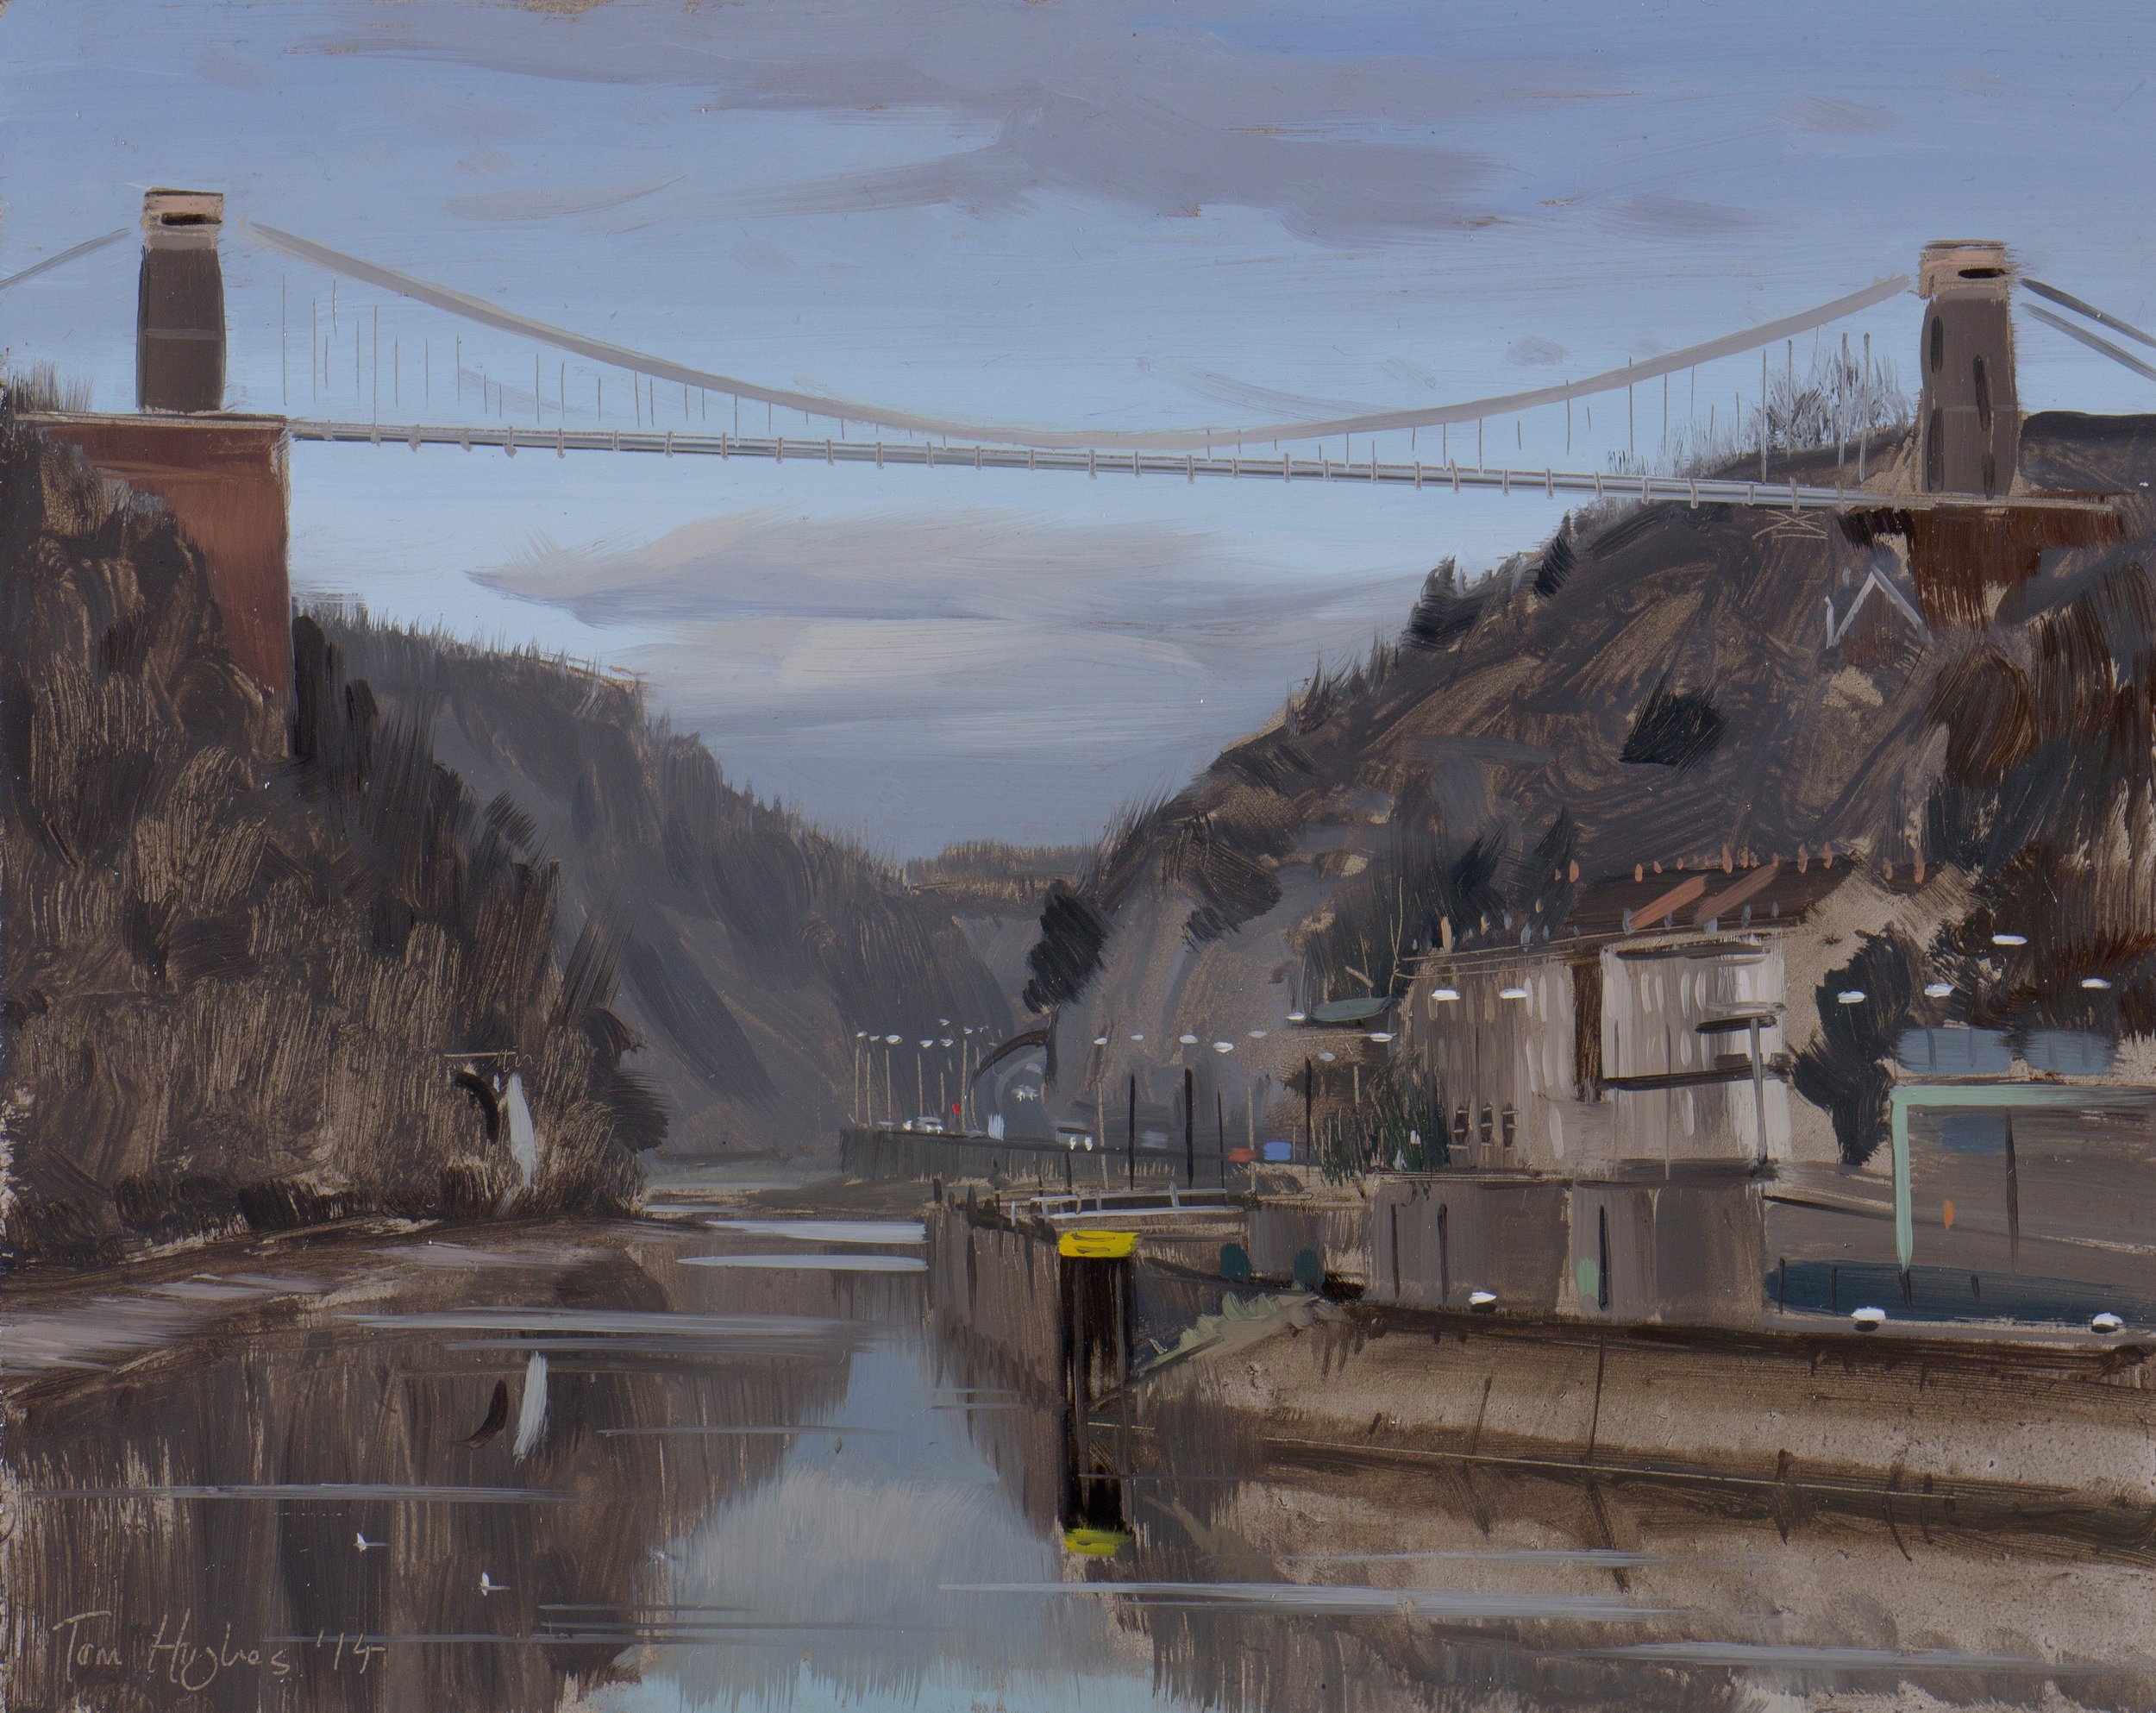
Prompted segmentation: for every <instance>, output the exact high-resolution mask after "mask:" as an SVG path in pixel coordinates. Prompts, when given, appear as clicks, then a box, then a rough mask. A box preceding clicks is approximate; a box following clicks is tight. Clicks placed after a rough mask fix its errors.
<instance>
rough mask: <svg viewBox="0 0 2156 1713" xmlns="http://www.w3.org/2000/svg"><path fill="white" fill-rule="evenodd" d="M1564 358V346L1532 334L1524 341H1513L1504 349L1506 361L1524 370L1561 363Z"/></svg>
mask: <svg viewBox="0 0 2156 1713" xmlns="http://www.w3.org/2000/svg"><path fill="white" fill-rule="evenodd" d="M1564 356H1565V351H1564V346H1562V345H1560V344H1558V343H1557V342H1556V341H1555V340H1553V339H1544V338H1541V337H1539V336H1536V335H1534V334H1532V333H1531V334H1529V335H1528V336H1526V338H1524V339H1515V340H1514V341H1513V342H1512V343H1511V344H1509V345H1507V347H1506V348H1505V358H1506V361H1508V362H1514V363H1518V364H1520V366H1521V367H1525V368H1534V367H1541V366H1542V365H1545V364H1548V363H1557V362H1563V361H1564Z"/></svg>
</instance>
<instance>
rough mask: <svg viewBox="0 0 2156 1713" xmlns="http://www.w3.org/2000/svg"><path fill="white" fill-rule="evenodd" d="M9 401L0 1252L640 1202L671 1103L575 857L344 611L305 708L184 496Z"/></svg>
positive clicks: (65, 1256)
mask: <svg viewBox="0 0 2156 1713" xmlns="http://www.w3.org/2000/svg"><path fill="white" fill-rule="evenodd" d="M4 410H5V406H4V401H3V400H0V638H4V644H5V646H4V652H3V653H0V746H4V752H5V758H6V778H5V790H4V794H0V864H3V865H4V869H3V872H0V912H3V916H0V934H3V935H4V952H5V960H6V961H5V971H4V986H3V988H0V1015H3V1016H4V1023H5V1042H4V1051H5V1054H6V1063H5V1078H4V1084H3V1085H0V1086H4V1088H5V1089H6V1098H5V1103H4V1106H3V1107H0V1246H3V1247H4V1249H5V1251H6V1252H7V1254H8V1255H9V1258H11V1259H14V1260H18V1261H19V1260H25V1259H32V1260H35V1259H50V1260H69V1261H86V1260H97V1259H103V1258H113V1257H115V1256H117V1255H119V1254H120V1253H122V1252H123V1250H124V1248H125V1247H126V1246H128V1244H129V1243H130V1242H132V1243H135V1244H140V1243H142V1242H156V1241H162V1240H169V1239H180V1238H188V1237H195V1236H201V1235H205V1234H215V1233H226V1232H239V1231H247V1230H261V1229H268V1228H276V1227H289V1226H295V1225H303V1224H308V1223H313V1222H317V1221H320V1220H326V1219H332V1218H335V1217H338V1216H341V1215H346V1214H359V1213H389V1214H405V1215H439V1214H466V1215H472V1214H491V1213H495V1212H501V1211H514V1212H534V1213H537V1212H560V1211H563V1210H571V1209H587V1210H600V1211H605V1210H611V1209H617V1208H623V1207H624V1206H626V1205H628V1204H629V1203H630V1202H631V1201H632V1200H633V1198H634V1196H635V1195H636V1193H637V1189H638V1186H639V1183H640V1175H639V1172H638V1170H637V1168H636V1163H635V1158H634V1154H633V1150H634V1149H635V1148H636V1147H637V1146H640V1145H646V1144H648V1143H649V1142H650V1141H652V1140H654V1139H655V1138H656V1134H657V1130H658V1124H657V1114H656V1113H655V1108H654V1107H653V1103H652V1101H651V1098H650V1096H649V1094H648V1093H647V1092H646V1091H644V1090H643V1089H641V1088H640V1087H639V1086H638V1085H637V1084H636V1082H635V1081H634V1080H633V1079H632V1078H630V1076H626V1075H625V1074H624V1072H623V1071H622V1070H621V1068H620V1057H621V1053H622V1049H623V1047H624V1042H625V1035H624V1030H623V1026H622V1025H621V1023H620V1021H619V1020H617V1018H616V1017H615V1015H614V1014H613V1013H612V1012H611V1010H610V1009H609V1006H610V1002H611V983H612V976H611V967H610V964H611V960H610V957H609V956H608V951H607V948H606V947H605V945H604V944H601V943H600V941H599V938H597V937H594V936H589V935H580V934H579V933H578V932H576V931H575V929H574V928H573V926H564V925H562V924H561V923H560V920H559V918H560V894H561V888H560V885H559V882H558V880H557V877H556V876H555V874H554V873H553V871H552V870H550V869H548V867H547V866H545V865H544V864H542V863H537V862H535V861H533V860H531V859H530V856H529V855H528V854H527V853H526V852H525V851H523V850H522V849H520V847H519V841H518V840H517V838H516V836H515V831H514V826H513V821H512V820H511V819H505V818H504V817H503V816H501V815H499V814H494V813H487V812H485V811H482V810H481V809H480V808H479V805H478V803H477V802H476V801H475V800H474V799H473V796H472V794H471V793H470V792H469V791H468V790H467V787H465V785H464V784H463V782H462V781H460V780H459V779H458V777H457V776H456V775H455V774H454V773H453V772H451V771H449V770H448V769H446V768H444V767H443V766H442V765H441V763H440V762H439V761H438V760H437V759H436V756H435V754H434V753H433V751H432V750H430V748H429V745H428V743H427V741H426V737H425V734H424V733H423V731H421V730H419V729H418V728H417V726H415V725H412V724H411V722H409V721H406V720H403V719H400V718H397V717H396V716H395V715H394V714H392V713H390V712H385V710H384V709H383V707H382V706H381V705H380V704H379V701H378V700H376V699H375V698H374V697H373V694H372V693H370V691H369V690H368V687H367V685H366V683H365V682H364V681H360V680H356V679H354V678H353V677H352V676H351V675H349V673H348V671H347V670H346V669H345V668H344V666H343V664H342V662H340V661H339V660H338V658H337V657H336V656H335V651H334V650H332V649H328V648H326V647H324V646H323V639H322V638H321V637H320V635H319V633H318V632H317V633H313V634H312V635H311V636H305V635H303V637H301V638H300V640H301V642H302V644H303V646H302V649H301V651H300V652H301V658H300V662H299V667H300V670H299V675H298V694H297V697H296V700H295V706H294V708H293V711H292V715H291V725H290V727H289V732H288V731H287V729H286V727H285V722H284V720H283V718H282V716H281V715H280V713H279V711H278V710H277V709H275V708H274V707H273V706H270V705H268V704H267V703H266V701H265V700H264V698H263V696H262V695H261V693H260V692H259V691H258V690H257V689H256V688H255V687H254V685H253V684H252V683H251V682H250V681H248V678H247V677H246V676H245V675H243V674H242V673H241V671H240V670H239V669H238V668H236V667H235V665H234V664H233V662H232V660H231V658H230V657H229V655H228V654H227V652H226V650H225V648H224V644H223V641H222V632H221V627H220V623H219V618H218V615H217V612H216V608H215V607H214V606H212V605H211V604H210V599H209V595H208V587H207V583H206V580H205V578H204V572H203V567H202V563H201V561H200V559H199V557H198V556H197V554H196V553H195V550H194V549H193V548H192V547H191V546H190V545H189V543H187V542H186V541H185V539H183V538H182V536H180V535H179V531H178V530H176V528H175V527H174V525H173V524H172V521H171V519H170V518H169V517H167V516H166V514H165V513H164V512H163V511H160V510H159V509H158V508H156V507H155V506H154V505H151V504H150V503H148V502H147V501H144V500H141V499H137V498H135V497H134V496H132V495H131V494H129V493H128V491H127V490H126V489H124V488H122V487H121V486H118V485H116V484H114V483H111V482H108V481H106V480H103V479H101V478H99V477H98V476H97V475H96V474H94V473H93V472H91V470H90V469H88V467H86V466H85V465H84V464H83V463H82V462H81V461H80V460H79V459H78V457H77V456H76V455H74V454H72V452H66V451H62V450H60V449H56V448H54V447H53V446H51V445H50V444H48V443H47V442H45V441H44V440H43V439H42V438H41V437H40V436H36V435H34V434H32V433H29V432H27V431H25V430H20V429H18V428H17V427H16V425H15V424H14V423H13V422H12V420H11V419H10V418H9V417H7V416H6V415H5V414H4ZM305 628H306V629H308V630H311V627H305ZM288 737H289V750H288V744H287V740H288ZM558 928H559V930H560V932H561V934H562V935H563V937H564V938H565V939H566V940H567V941H568V942H569V944H565V945H564V946H563V947H562V948H561V951H562V955H561V956H560V957H557V955H556V946H555V941H556V934H557V929H558ZM474 1055H475V1056H478V1057H465V1056H474ZM512 1076H513V1078H514V1088H513V1089H512V1088H511V1081H510V1079H511V1077H512ZM526 1114H529V1118H530V1124H529V1126H527V1125H526V1123H525V1121H524V1120H525V1118H526Z"/></svg>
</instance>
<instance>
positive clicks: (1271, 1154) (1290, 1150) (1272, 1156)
mask: <svg viewBox="0 0 2156 1713" xmlns="http://www.w3.org/2000/svg"><path fill="white" fill-rule="evenodd" d="M1294 1157H1295V1145H1294V1143H1292V1142H1268V1143H1267V1144H1266V1145H1265V1164H1267V1165H1269V1166H1279V1165H1285V1164H1288V1161H1290V1160H1292V1159H1293V1158H1294Z"/></svg>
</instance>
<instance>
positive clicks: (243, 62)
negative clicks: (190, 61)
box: [195, 47, 270, 90]
mask: <svg viewBox="0 0 2156 1713" xmlns="http://www.w3.org/2000/svg"><path fill="white" fill-rule="evenodd" d="M195 75H196V76H197V77H198V78H204V79H205V80H206V81H208V82H210V83H213V84H222V85H223V86H224V87H225V88H227V89H238V90H257V89H266V88H267V87H268V86H269V81H270V74H269V69H268V67H267V66H264V65H263V64H262V63H261V61H260V60H250V59H248V57H247V56H246V55H245V54H243V53H234V52H233V51H232V50H231V49H230V48H229V47H213V48H211V49H210V51H209V52H208V53H204V55H203V56H202V58H201V59H199V60H196V61H195Z"/></svg>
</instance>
